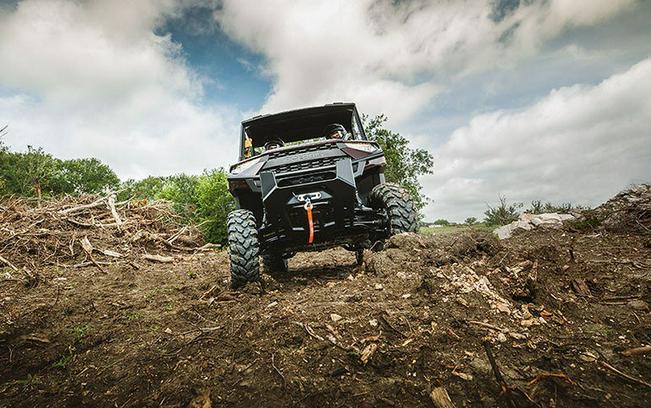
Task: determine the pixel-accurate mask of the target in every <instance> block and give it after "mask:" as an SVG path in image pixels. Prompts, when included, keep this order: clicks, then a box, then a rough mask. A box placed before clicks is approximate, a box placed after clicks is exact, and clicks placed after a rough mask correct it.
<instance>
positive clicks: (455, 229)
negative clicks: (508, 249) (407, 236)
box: [419, 224, 495, 235]
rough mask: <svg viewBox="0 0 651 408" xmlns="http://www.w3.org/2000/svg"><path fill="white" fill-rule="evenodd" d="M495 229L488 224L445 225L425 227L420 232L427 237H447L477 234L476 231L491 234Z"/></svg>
mask: <svg viewBox="0 0 651 408" xmlns="http://www.w3.org/2000/svg"><path fill="white" fill-rule="evenodd" d="M493 229H495V226H492V225H486V224H473V225H445V226H442V227H423V228H421V229H420V230H419V232H420V233H421V234H425V235H446V234H457V233H460V232H476V231H484V232H490V231H492V230H493Z"/></svg>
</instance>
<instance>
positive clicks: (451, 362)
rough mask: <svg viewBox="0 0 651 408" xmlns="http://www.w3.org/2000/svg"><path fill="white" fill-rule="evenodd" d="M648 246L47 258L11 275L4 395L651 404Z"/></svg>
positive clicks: (20, 399)
mask: <svg viewBox="0 0 651 408" xmlns="http://www.w3.org/2000/svg"><path fill="white" fill-rule="evenodd" d="M650 247H651V245H650V240H649V237H648V235H644V234H639V233H635V234H625V233H613V232H603V231H602V232H595V231H585V232H576V231H575V232H572V231H569V230H565V231H563V230H549V231H541V230H536V231H531V232H527V233H524V234H516V236H515V237H513V238H512V239H510V240H507V241H502V242H497V241H496V240H495V239H494V238H493V237H492V236H490V235H488V234H479V233H477V234H468V233H463V234H452V235H444V236H424V235H416V234H414V235H402V236H397V237H394V238H393V239H392V240H391V241H390V242H389V243H388V244H387V245H386V248H385V249H384V250H382V251H379V252H374V253H372V252H367V253H366V254H365V264H364V265H363V266H362V267H357V266H355V260H354V255H353V254H352V253H349V252H347V251H345V250H330V251H325V252H322V253H312V254H299V255H297V256H296V257H295V258H293V259H292V260H290V268H291V270H292V272H291V273H290V274H289V275H287V276H282V277H276V278H275V279H274V278H271V277H269V276H265V280H264V285H263V287H261V286H259V285H249V286H247V288H245V289H244V290H243V291H241V292H231V291H230V290H229V289H228V261H227V254H226V252H225V251H211V252H201V253H196V254H192V253H181V254H179V253H177V254H175V262H173V263H169V264H158V263H150V262H144V261H139V264H138V266H139V269H136V268H135V267H134V266H133V265H130V264H129V263H127V262H115V263H112V264H110V265H103V268H102V269H103V271H100V270H99V269H98V268H97V267H95V266H93V265H88V266H82V267H77V268H63V267H57V266H51V265H50V266H47V265H45V266H42V267H41V268H40V269H38V270H37V271H36V272H37V273H38V275H39V282H38V284H37V285H36V286H33V287H28V286H26V285H25V284H24V283H23V282H22V281H18V280H4V281H0V292H1V296H0V319H1V320H0V406H7V407H9V406H11V407H31V406H79V405H85V406H118V407H130V406H133V407H137V406H187V405H188V404H189V403H190V402H191V401H192V400H193V398H195V397H196V396H200V398H199V399H195V400H194V401H193V402H194V404H195V406H202V405H201V404H200V403H201V402H202V401H201V400H200V399H201V398H203V399H204V401H203V402H205V401H208V400H210V401H211V402H212V405H214V406H255V405H257V406H320V407H321V406H327V407H340V406H362V407H364V406H368V407H371V406H433V404H432V400H431V397H430V392H431V391H432V389H433V388H435V387H444V388H445V390H447V392H448V394H449V395H450V398H451V400H452V401H453V403H454V404H455V406H457V407H461V406H498V405H499V406H509V405H508V404H511V403H513V404H515V405H512V406H518V407H524V406H536V405H537V406H559V407H560V406H574V407H583V406H585V407H591V406H596V405H598V406H613V407H615V406H616V407H640V406H645V405H647V404H648V401H649V399H651V385H649V382H651V360H650V355H651V354H648V353H647V354H644V349H643V350H642V353H641V354H640V353H638V354H633V355H630V356H627V355H626V354H627V353H623V352H624V351H626V350H628V349H632V348H636V347H642V346H648V345H650V344H651V319H650V316H649V302H651V292H650V290H649V288H650V286H651V285H650V279H651V248H650ZM9 272H11V271H9ZM484 344H487V345H488V348H489V351H490V352H491V353H492V355H493V356H494V357H495V361H496V364H497V366H498V367H499V371H500V374H501V376H502V377H503V381H504V382H503V383H502V384H498V383H497V381H496V379H495V375H494V374H495V373H494V371H493V369H492V368H491V364H490V362H489V359H488V357H487V353H486V349H485V346H484ZM647 351H648V350H647ZM616 370H617V371H619V373H617V372H616ZM626 376H628V378H627V377H626ZM645 384H646V385H645ZM502 387H504V389H506V393H503V392H502ZM204 406H207V405H204Z"/></svg>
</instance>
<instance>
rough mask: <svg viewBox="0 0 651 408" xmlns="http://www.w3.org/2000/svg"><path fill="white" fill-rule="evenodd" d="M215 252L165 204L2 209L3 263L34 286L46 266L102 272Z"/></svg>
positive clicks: (68, 203) (79, 203) (96, 199)
mask: <svg viewBox="0 0 651 408" xmlns="http://www.w3.org/2000/svg"><path fill="white" fill-rule="evenodd" d="M211 247H213V245H212V244H204V242H203V240H202V238H201V233H200V232H199V231H198V229H197V228H196V227H195V226H188V225H183V224H182V223H181V221H180V219H179V216H178V215H176V214H175V213H174V211H173V209H172V207H171V205H170V204H169V203H167V202H164V201H156V202H147V201H146V200H144V201H124V202H116V199H115V194H109V195H106V196H92V195H87V196H81V197H65V198H62V199H60V200H53V201H49V202H47V203H45V204H44V205H42V206H35V205H34V203H33V202H32V201H30V200H28V199H24V198H13V199H10V200H6V201H5V202H4V203H2V205H0V262H1V263H3V264H4V265H6V266H7V267H9V268H10V269H11V270H12V271H13V272H14V275H22V276H20V277H17V276H13V277H7V278H10V279H25V280H26V281H27V283H28V284H30V285H34V284H36V283H37V281H38V269H39V268H42V267H44V266H48V265H49V266H57V267H62V268H79V267H84V266H89V265H90V266H95V267H97V268H98V269H100V270H102V271H103V270H104V267H106V266H109V265H112V264H115V263H128V264H129V265H131V266H132V267H133V268H135V269H138V268H139V266H138V264H137V262H138V261H139V260H146V261H151V262H173V261H174V257H173V255H174V253H187V252H195V251H200V250H205V249H209V248H211Z"/></svg>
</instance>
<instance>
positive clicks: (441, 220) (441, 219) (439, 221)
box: [432, 218, 450, 225]
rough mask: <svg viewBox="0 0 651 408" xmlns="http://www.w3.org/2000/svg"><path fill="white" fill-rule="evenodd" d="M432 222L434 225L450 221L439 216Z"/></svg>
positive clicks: (445, 223)
mask: <svg viewBox="0 0 651 408" xmlns="http://www.w3.org/2000/svg"><path fill="white" fill-rule="evenodd" d="M432 224H434V225H450V221H448V220H446V219H443V218H440V219H438V220H436V221H434V222H433V223H432Z"/></svg>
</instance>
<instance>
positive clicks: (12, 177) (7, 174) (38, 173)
mask: <svg viewBox="0 0 651 408" xmlns="http://www.w3.org/2000/svg"><path fill="white" fill-rule="evenodd" d="M60 166H61V161H60V160H58V159H56V158H54V157H52V155H50V154H48V153H45V152H44V151H43V149H41V148H33V147H32V146H27V152H24V153H17V152H9V151H6V150H5V151H4V152H3V153H2V157H1V160H0V174H1V175H2V178H3V180H4V184H3V191H2V193H3V194H18V195H22V196H27V197H37V198H38V199H39V200H40V199H41V197H42V196H43V194H46V195H54V194H56V193H57V192H58V190H59V189H60V185H59V182H60V180H59V179H58V177H57V176H58V172H59V170H60Z"/></svg>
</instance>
